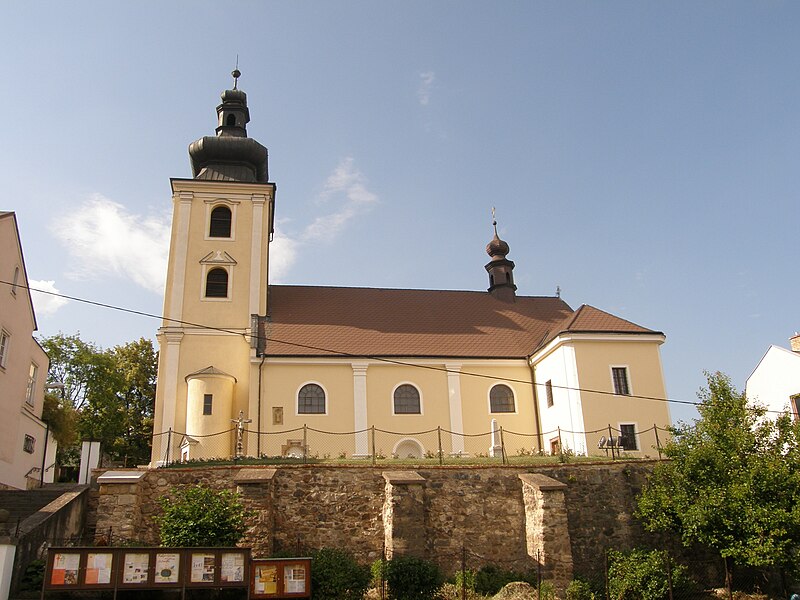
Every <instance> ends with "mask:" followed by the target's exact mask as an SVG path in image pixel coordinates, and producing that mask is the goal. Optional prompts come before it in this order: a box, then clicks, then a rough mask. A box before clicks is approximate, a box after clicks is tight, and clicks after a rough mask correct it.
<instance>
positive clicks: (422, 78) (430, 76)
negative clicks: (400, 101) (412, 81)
mask: <svg viewBox="0 0 800 600" xmlns="http://www.w3.org/2000/svg"><path fill="white" fill-rule="evenodd" d="M435 82H436V73H434V72H433V71H425V72H424V73H420V74H419V88H417V99H418V100H419V103H420V104H421V105H422V106H427V105H428V103H429V102H430V101H431V88H432V87H433V84H434V83H435Z"/></svg>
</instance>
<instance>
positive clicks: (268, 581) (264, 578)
mask: <svg viewBox="0 0 800 600" xmlns="http://www.w3.org/2000/svg"><path fill="white" fill-rule="evenodd" d="M255 571H256V572H255V578H254V585H253V591H254V592H255V593H256V594H277V593H278V567H277V565H256V567H255Z"/></svg>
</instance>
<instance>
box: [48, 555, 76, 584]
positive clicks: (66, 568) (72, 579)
mask: <svg viewBox="0 0 800 600" xmlns="http://www.w3.org/2000/svg"><path fill="white" fill-rule="evenodd" d="M80 564H81V555H80V553H77V552H57V553H56V554H55V555H54V556H53V568H52V570H51V571H50V585H54V586H62V585H78V573H79V572H80V570H79V567H80Z"/></svg>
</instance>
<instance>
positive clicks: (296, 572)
mask: <svg viewBox="0 0 800 600" xmlns="http://www.w3.org/2000/svg"><path fill="white" fill-rule="evenodd" d="M305 591H306V569H305V567H304V566H303V565H298V564H295V565H287V566H285V567H284V568H283V592H284V593H285V594H302V593H303V592H305Z"/></svg>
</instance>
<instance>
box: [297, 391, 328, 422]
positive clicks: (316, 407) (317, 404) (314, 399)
mask: <svg viewBox="0 0 800 600" xmlns="http://www.w3.org/2000/svg"><path fill="white" fill-rule="evenodd" d="M297 413H298V414H301V415H324V414H325V390H323V389H322V387H320V386H318V385H317V384H316V383H307V384H305V385H304V386H303V387H301V388H300V391H299V392H298V393H297Z"/></svg>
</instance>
